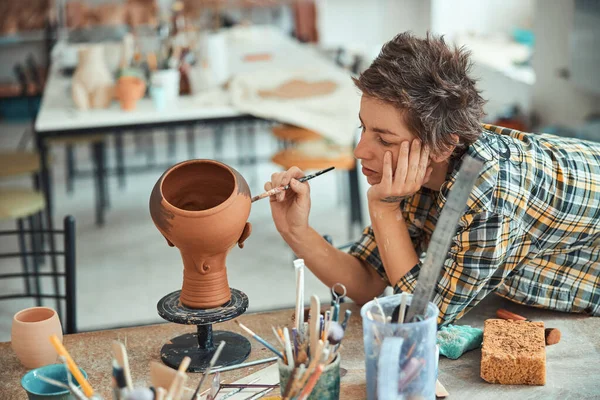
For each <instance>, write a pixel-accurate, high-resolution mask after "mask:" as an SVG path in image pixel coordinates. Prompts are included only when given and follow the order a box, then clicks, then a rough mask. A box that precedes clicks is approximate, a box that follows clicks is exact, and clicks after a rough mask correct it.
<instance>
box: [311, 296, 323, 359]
mask: <svg viewBox="0 0 600 400" xmlns="http://www.w3.org/2000/svg"><path fill="white" fill-rule="evenodd" d="M319 315H321V302H320V301H319V298H318V297H317V296H316V295H314V294H313V295H312V297H311V298H310V322H309V325H310V358H311V360H312V359H313V358H315V357H316V353H315V352H316V350H317V342H318V340H319V330H320V329H321V328H320V327H319Z"/></svg>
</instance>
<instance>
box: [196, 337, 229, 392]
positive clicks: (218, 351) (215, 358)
mask: <svg viewBox="0 0 600 400" xmlns="http://www.w3.org/2000/svg"><path fill="white" fill-rule="evenodd" d="M223 347H225V341H221V343H219V347H217V349H216V350H215V354H213V356H212V358H211V359H210V363H209V364H208V368H206V370H204V373H203V374H202V378H200V383H198V387H197V388H196V390H195V391H194V394H193V395H192V397H191V399H192V400H196V398H197V397H198V392H199V391H200V388H201V387H202V384H203V383H204V380H205V379H206V377H207V376H208V374H209V373H210V370H211V369H212V368H213V367H214V366H215V364H216V363H217V361H218V360H219V356H220V355H221V352H222V351H223Z"/></svg>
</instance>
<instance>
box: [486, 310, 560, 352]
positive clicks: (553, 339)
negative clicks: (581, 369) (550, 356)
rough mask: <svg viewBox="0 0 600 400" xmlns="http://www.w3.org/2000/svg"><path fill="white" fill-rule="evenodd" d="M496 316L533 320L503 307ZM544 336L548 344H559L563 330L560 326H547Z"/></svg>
mask: <svg viewBox="0 0 600 400" xmlns="http://www.w3.org/2000/svg"><path fill="white" fill-rule="evenodd" d="M496 317H498V318H500V319H512V320H515V321H527V322H533V321H532V320H530V319H527V318H525V317H524V316H522V315H519V314H515V313H512V312H510V311H508V310H505V309H503V308H500V309H499V310H498V311H496ZM544 337H545V340H546V346H552V345H553V344H557V343H558V342H560V338H561V332H560V330H559V329H558V328H546V329H544Z"/></svg>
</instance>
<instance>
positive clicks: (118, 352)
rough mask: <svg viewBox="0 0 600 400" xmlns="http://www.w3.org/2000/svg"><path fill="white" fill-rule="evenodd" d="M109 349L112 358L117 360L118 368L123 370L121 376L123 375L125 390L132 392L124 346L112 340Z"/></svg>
mask: <svg viewBox="0 0 600 400" xmlns="http://www.w3.org/2000/svg"><path fill="white" fill-rule="evenodd" d="M111 347H112V352H113V357H114V358H115V359H116V360H117V362H118V363H119V366H120V367H121V368H123V374H124V375H125V382H126V383H127V389H129V390H133V382H132V381H131V371H130V370H129V358H128V357H127V349H126V348H125V345H124V344H123V343H121V342H119V341H117V340H113V342H112V344H111Z"/></svg>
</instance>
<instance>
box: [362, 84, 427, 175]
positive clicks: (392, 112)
mask: <svg viewBox="0 0 600 400" xmlns="http://www.w3.org/2000/svg"><path fill="white" fill-rule="evenodd" d="M359 118H360V122H361V125H362V135H361V138H360V141H359V142H358V145H357V146H356V148H355V149H354V156H355V157H356V158H357V159H359V160H360V163H361V165H362V173H363V174H364V175H365V176H366V177H367V181H368V182H369V185H376V184H378V183H379V182H381V176H382V175H381V174H382V170H383V156H384V154H385V152H386V151H390V152H391V153H392V172H395V170H396V165H397V163H398V153H399V151H400V145H401V143H402V142H404V141H408V142H409V143H412V141H413V140H414V139H416V138H417V137H416V136H415V135H414V134H412V133H411V132H410V131H409V129H408V127H407V126H406V124H405V123H404V118H403V116H402V112H401V111H400V110H398V109H397V108H395V107H394V106H392V105H391V104H388V103H385V102H382V101H381V100H377V99H374V98H372V97H368V96H366V95H363V96H362V99H361V101H360V114H359Z"/></svg>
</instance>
